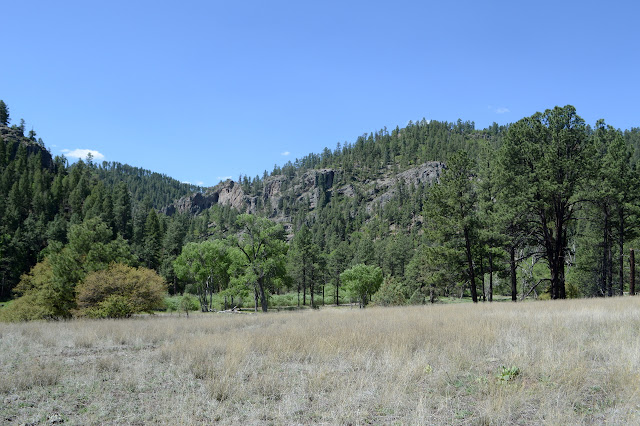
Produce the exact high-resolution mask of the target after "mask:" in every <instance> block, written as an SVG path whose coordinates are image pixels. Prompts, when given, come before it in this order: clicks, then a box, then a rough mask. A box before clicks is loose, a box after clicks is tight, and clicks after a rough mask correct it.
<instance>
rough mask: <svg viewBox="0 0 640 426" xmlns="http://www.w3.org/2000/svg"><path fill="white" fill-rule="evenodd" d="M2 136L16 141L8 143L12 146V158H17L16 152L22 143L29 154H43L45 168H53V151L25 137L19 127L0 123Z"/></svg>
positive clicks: (10, 155) (4, 138)
mask: <svg viewBox="0 0 640 426" xmlns="http://www.w3.org/2000/svg"><path fill="white" fill-rule="evenodd" d="M0 137H1V138H2V139H3V140H4V141H5V142H7V143H8V142H14V143H13V144H9V145H8V146H9V147H10V152H9V159H10V160H12V159H14V158H15V156H16V153H17V152H18V147H19V146H20V145H22V146H24V147H25V148H26V149H27V155H29V156H31V155H37V154H40V155H41V156H40V158H41V162H42V167H43V168H45V169H50V170H53V168H54V164H53V158H52V157H51V153H50V152H49V151H47V149H46V148H45V147H43V146H42V145H40V144H38V143H36V142H34V141H32V140H30V139H28V138H25V137H24V136H23V135H22V132H21V131H20V130H19V129H16V128H13V127H7V126H4V125H2V124H0Z"/></svg>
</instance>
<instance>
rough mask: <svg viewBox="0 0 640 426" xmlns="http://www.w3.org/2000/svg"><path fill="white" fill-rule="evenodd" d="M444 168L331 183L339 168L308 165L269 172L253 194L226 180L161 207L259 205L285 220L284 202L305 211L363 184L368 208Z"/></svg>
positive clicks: (192, 209) (196, 209) (244, 208)
mask: <svg viewBox="0 0 640 426" xmlns="http://www.w3.org/2000/svg"><path fill="white" fill-rule="evenodd" d="M443 168H444V165H443V163H440V162H435V161H432V162H428V163H425V164H422V165H420V166H418V167H413V168H411V169H408V170H405V171H403V172H402V173H399V174H397V175H395V176H389V175H388V174H382V175H381V176H380V178H379V179H375V180H371V181H367V182H364V183H362V185H361V184H358V183H348V184H346V185H341V186H339V187H334V185H335V184H336V182H339V181H340V180H341V178H342V172H341V170H335V169H312V170H308V171H306V172H305V173H304V174H302V175H301V176H297V177H294V178H289V177H287V176H284V175H277V176H269V177H267V178H265V179H264V182H263V187H262V190H261V191H260V192H259V193H258V194H257V195H252V196H249V195H247V194H246V193H245V192H244V190H243V189H242V185H240V184H238V183H236V182H234V181H232V180H226V181H225V182H222V183H220V184H218V185H216V186H214V187H213V188H210V189H208V190H206V191H205V192H204V193H196V194H191V195H189V196H186V197H183V198H181V199H179V200H177V201H175V202H174V203H173V204H171V205H170V206H167V207H165V208H164V209H162V211H163V212H164V213H165V214H167V215H173V214H175V213H176V212H179V213H190V214H199V213H200V212H202V211H204V210H206V209H208V208H210V207H211V206H213V205H214V204H220V205H227V206H232V207H234V208H235V209H236V210H238V211H239V212H241V213H254V212H256V211H257V210H258V209H259V208H264V207H268V208H269V212H268V215H269V216H270V217H271V218H272V219H274V220H276V221H277V222H282V223H285V224H286V223H288V222H289V221H290V218H289V217H288V210H287V207H286V206H285V204H286V203H292V202H295V203H301V202H307V200H308V203H309V204H308V208H309V211H312V210H314V209H315V208H316V207H317V206H318V203H320V202H321V200H323V201H324V202H325V203H326V202H328V201H329V200H330V199H331V197H333V196H343V197H349V198H353V197H355V196H356V193H357V189H356V187H358V188H364V191H365V202H366V203H367V209H368V210H372V209H373V207H374V206H375V205H376V204H382V205H384V204H386V203H387V202H388V201H389V200H391V199H392V198H393V197H395V196H397V188H398V183H399V182H403V183H404V184H405V185H407V186H409V185H412V184H413V185H418V184H422V183H425V184H429V185H430V184H432V183H433V182H436V181H437V180H438V179H439V178H440V175H441V173H442V170H443Z"/></svg>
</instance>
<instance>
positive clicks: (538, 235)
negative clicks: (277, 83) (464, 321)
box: [0, 104, 640, 317]
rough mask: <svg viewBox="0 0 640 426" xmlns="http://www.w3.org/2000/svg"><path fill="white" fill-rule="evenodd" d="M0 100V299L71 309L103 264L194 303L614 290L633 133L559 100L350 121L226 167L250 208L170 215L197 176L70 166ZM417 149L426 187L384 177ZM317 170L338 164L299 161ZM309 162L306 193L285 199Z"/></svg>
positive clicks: (624, 246)
mask: <svg viewBox="0 0 640 426" xmlns="http://www.w3.org/2000/svg"><path fill="white" fill-rule="evenodd" d="M0 110H2V111H0V112H2V114H3V115H2V117H6V118H3V120H5V122H4V123H0V131H1V138H0V213H1V215H2V223H1V224H0V254H1V255H2V256H1V259H2V261H1V263H0V298H2V299H8V298H9V297H12V295H13V297H15V296H19V295H22V296H23V298H24V296H25V295H28V297H29V299H28V300H29V301H30V303H35V302H34V300H38V301H40V302H38V303H40V305H42V306H45V307H46V309H44V310H42V312H40V313H39V314H38V315H40V316H41V317H64V316H68V315H71V314H72V312H75V311H74V309H78V308H79V306H78V305H77V304H78V300H77V298H76V287H77V286H78V285H80V284H81V283H83V282H85V280H86V277H87V276H90V275H91V274H95V273H98V272H99V271H103V270H106V269H107V268H108V267H109V265H110V264H111V263H115V264H118V265H125V266H127V267H130V268H138V267H144V268H147V269H148V270H151V271H156V273H157V274H159V275H160V276H161V277H162V278H163V279H164V281H165V282H166V288H167V290H168V291H169V292H170V293H173V294H181V293H183V292H185V291H186V292H190V293H193V294H195V295H197V296H198V298H199V300H200V306H201V308H202V309H203V310H210V309H214V308H226V307H228V306H229V307H230V306H231V305H233V304H237V303H238V301H239V300H244V301H245V303H246V301H248V300H252V301H253V306H254V307H255V308H257V307H259V306H260V307H261V308H262V309H263V310H266V309H267V306H268V304H269V296H270V295H277V294H280V293H287V292H294V293H297V304H299V305H312V306H314V305H317V304H318V303H319V302H318V300H321V301H322V302H320V303H325V302H326V301H331V302H332V303H336V304H337V303H341V302H345V301H353V302H356V301H357V302H359V303H360V304H361V305H362V306H364V305H366V304H367V303H368V302H369V301H374V302H376V303H378V304H403V303H425V302H435V301H436V300H437V299H438V298H440V297H447V296H457V297H462V296H465V295H468V296H470V297H471V298H472V300H473V301H479V300H488V301H491V300H493V297H494V295H496V294H502V295H508V296H510V297H511V298H512V299H513V300H516V299H517V298H524V297H527V296H530V295H537V296H540V297H550V298H564V297H577V296H612V295H614V294H622V293H623V292H624V291H625V289H626V285H627V284H626V282H627V281H628V265H627V264H626V261H625V260H626V257H625V253H626V251H627V250H628V248H630V247H632V246H633V244H635V239H636V238H637V236H638V234H637V229H638V206H639V205H640V202H639V200H638V197H637V196H636V195H635V188H636V186H637V182H638V173H637V170H636V159H637V156H638V149H637V147H638V144H639V143H640V137H639V135H640V131H638V129H637V128H634V129H631V130H627V131H624V132H622V131H620V130H616V129H614V128H612V127H610V126H607V125H606V124H605V123H604V122H603V121H599V122H597V123H596V125H595V126H594V127H591V126H589V125H587V124H586V123H584V121H583V120H582V119H581V118H580V117H579V116H578V115H577V114H576V111H575V109H574V108H573V107H570V106H567V107H564V108H559V107H556V108H554V109H553V110H547V111H545V112H543V113H537V114H535V115H533V116H531V117H526V118H523V119H522V120H520V121H518V122H516V123H514V124H511V125H509V126H498V125H497V124H494V125H492V126H490V127H489V128H487V129H482V130H478V129H475V125H474V123H473V122H463V121H461V120H459V121H458V122H456V123H448V122H437V121H427V120H424V119H423V120H421V121H418V122H416V123H413V122H410V123H409V124H408V125H407V126H406V127H405V128H403V129H400V128H396V129H394V130H393V131H391V132H388V131H387V130H386V129H383V130H380V131H377V132H374V133H372V134H365V135H363V136H361V137H359V138H357V140H356V141H355V142H354V143H352V144H350V143H344V144H338V146H337V147H336V149H335V150H333V151H332V150H330V149H325V150H323V151H322V153H321V154H310V155H308V156H306V157H303V158H302V159H299V160H296V161H295V162H293V163H291V162H288V163H287V164H285V165H284V166H282V167H279V166H276V167H274V170H273V172H272V173H270V174H269V173H267V172H265V173H264V174H263V176H262V177H259V176H256V177H255V178H253V179H251V178H248V177H246V176H245V177H241V178H240V179H239V181H240V182H239V183H240V184H241V185H242V189H243V191H244V192H245V194H246V195H247V196H249V197H253V199H254V200H256V204H255V210H256V213H255V215H246V214H244V212H239V211H237V210H235V209H234V208H232V207H230V206H222V205H214V206H213V207H212V208H210V209H208V210H205V211H204V212H202V213H200V214H198V215H196V216H189V215H180V214H177V215H174V216H171V217H168V216H165V215H163V214H161V213H159V209H160V207H162V206H164V205H167V204H169V202H170V201H173V200H174V199H176V198H179V197H180V196H183V195H186V194H188V193H190V192H192V191H195V190H197V189H198V188H196V187H193V186H190V185H185V184H181V183H179V182H177V181H175V180H172V179H170V178H168V177H166V176H164V175H160V174H157V173H152V172H149V171H146V170H142V169H138V168H135V167H131V166H127V165H122V164H119V163H107V162H105V163H102V164H101V165H97V164H94V163H93V161H91V159H88V160H87V161H82V160H80V161H78V162H77V163H75V164H73V165H71V166H69V165H68V164H67V162H66V160H65V159H64V158H63V157H56V158H51V155H50V154H49V153H48V151H47V150H46V148H45V147H44V143H43V142H42V140H41V139H38V140H36V138H35V137H36V135H35V132H34V131H32V133H31V134H29V135H27V136H25V134H24V131H25V129H24V123H23V122H22V123H21V125H20V126H16V125H13V126H11V127H9V126H8V124H9V114H8V107H6V105H3V104H0ZM2 117H0V118H2ZM432 160H438V161H444V162H445V163H446V167H445V169H444V171H443V173H442V175H441V176H440V179H439V181H438V183H437V184H435V185H433V186H430V185H428V184H426V183H424V182H422V183H407V182H406V181H405V180H403V179H397V178H395V176H397V174H398V173H401V172H403V171H405V170H407V169H409V168H411V167H415V166H418V165H420V164H423V163H425V162H426V161H432ZM320 169H332V170H334V171H335V174H333V175H332V179H331V180H329V178H328V177H327V176H328V175H327V174H323V173H315V174H313V175H309V172H311V171H314V170H315V171H317V170H320ZM308 176H315V182H314V188H315V192H314V193H313V194H311V195H309V194H306V195H303V196H300V195H299V193H298V192H296V191H298V190H299V188H297V185H298V183H299V182H300V180H301V179H302V178H303V177H307V178H308ZM274 179H277V180H278V182H280V184H281V187H280V197H279V198H278V200H277V201H273V203H274V204H271V203H272V200H271V199H270V198H269V197H266V196H265V188H266V187H267V185H268V184H270V182H273V180H274ZM381 179H387V180H388V179H391V180H393V182H394V183H393V185H392V193H393V196H392V197H391V198H389V199H387V200H386V201H385V202H384V203H382V202H378V203H371V202H369V201H370V199H371V197H372V195H371V194H376V193H377V191H378V188H377V183H376V182H378V181H379V180H381ZM344 188H348V191H347V190H344V191H343V190H339V189H344ZM274 221H276V222H283V223H285V224H287V227H286V228H285V227H283V226H280V225H276V222H274ZM114 271H115V269H114ZM122 273H125V272H122ZM131 276H133V274H132V275H131ZM367 277H370V278H371V279H368V278H367ZM79 288H81V287H78V289H79ZM14 289H15V292H13V293H12V290H14ZM214 296H215V297H214ZM25 300H27V299H25ZM53 300H55V303H54V302H53ZM214 300H216V301H217V302H214ZM220 300H224V302H219V301H220ZM111 302H113V303H112V304H111V305H109V306H111V308H113V309H115V310H117V311H119V312H129V311H127V309H128V308H127V306H128V305H126V304H124V305H123V304H122V303H121V302H122V300H121V299H113V300H112V301H111ZM100 303H103V302H100ZM104 303H106V302H104ZM214 303H218V305H217V306H214ZM112 305H113V306H112ZM96 306H97V305H96ZM100 306H102V305H100ZM104 306H107V305H104ZM103 308H104V309H107V308H106V307H103ZM103 308H100V309H103ZM111 308H109V309H111ZM88 309H89V310H90V311H91V309H93V311H91V312H103V311H100V310H98V311H96V310H95V309H98V308H95V306H94V307H91V308H88ZM78 312H79V311H78ZM87 312H88V311H87Z"/></svg>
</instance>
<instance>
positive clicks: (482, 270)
mask: <svg viewBox="0 0 640 426" xmlns="http://www.w3.org/2000/svg"><path fill="white" fill-rule="evenodd" d="M480 277H481V280H482V301H483V302H486V301H487V291H486V290H485V288H484V262H483V261H482V257H480Z"/></svg>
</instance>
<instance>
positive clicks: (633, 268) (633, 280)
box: [629, 249, 636, 296]
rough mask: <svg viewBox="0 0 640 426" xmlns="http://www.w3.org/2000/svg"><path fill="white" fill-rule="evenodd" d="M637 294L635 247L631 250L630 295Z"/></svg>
mask: <svg viewBox="0 0 640 426" xmlns="http://www.w3.org/2000/svg"><path fill="white" fill-rule="evenodd" d="M635 294H636V256H635V253H634V251H633V249H630V250H629V296H634V295H635Z"/></svg>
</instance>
